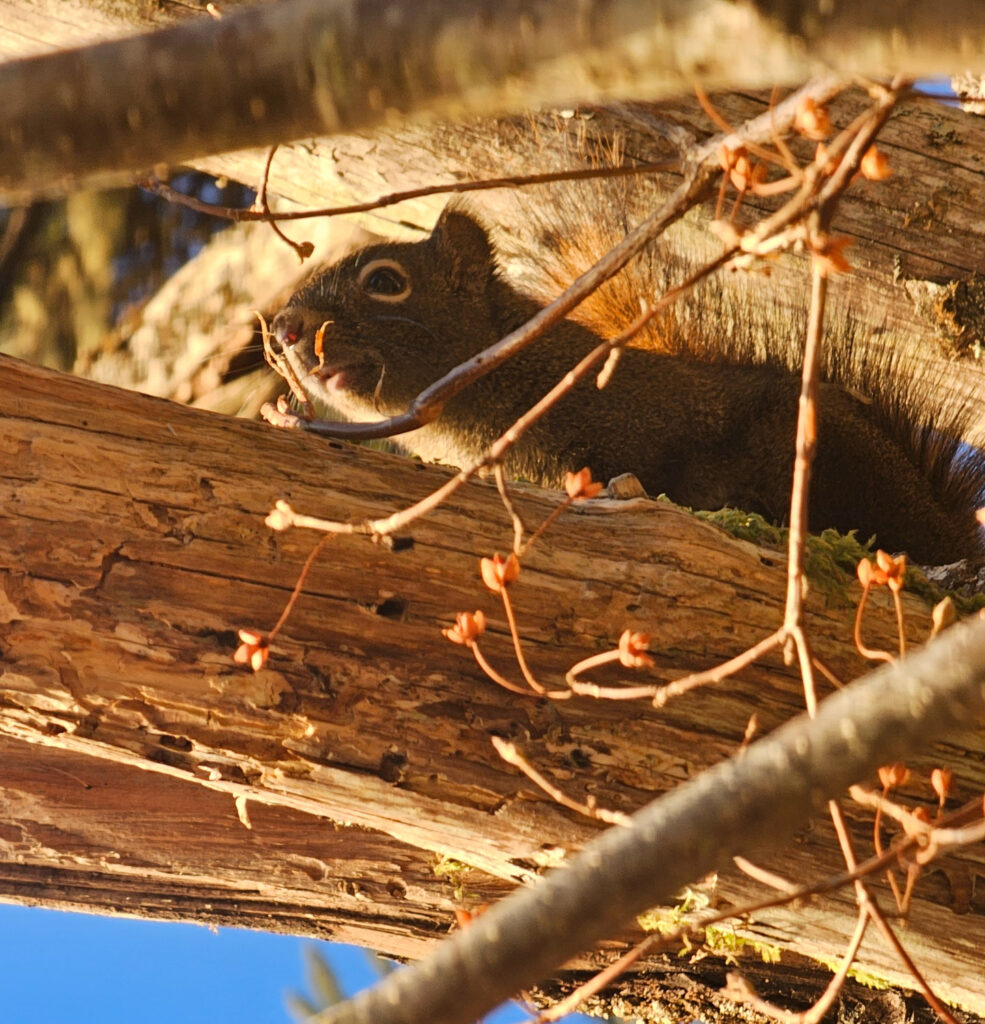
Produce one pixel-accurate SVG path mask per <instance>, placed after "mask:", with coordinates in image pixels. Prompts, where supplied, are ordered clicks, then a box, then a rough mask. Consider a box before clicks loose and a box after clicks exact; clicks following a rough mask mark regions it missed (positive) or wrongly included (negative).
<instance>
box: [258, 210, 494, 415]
mask: <svg viewBox="0 0 985 1024" xmlns="http://www.w3.org/2000/svg"><path fill="white" fill-rule="evenodd" d="M495 278H496V266H495V259H494V255H493V249H492V246H491V244H490V241H489V237H488V235H487V234H486V232H485V230H484V229H483V228H482V226H481V225H480V224H479V223H478V222H477V221H476V220H475V219H474V218H473V217H471V216H470V215H469V214H468V213H465V212H463V211H462V210H461V209H459V208H453V207H450V208H446V209H445V211H444V212H443V213H442V215H441V218H440V219H439V221H438V223H437V225H436V227H435V229H434V231H433V232H432V233H431V235H430V236H429V237H428V238H426V239H424V240H423V241H421V242H408V243H396V242H395V243H388V244H380V245H372V246H369V247H367V248H365V249H362V250H360V251H359V252H356V253H353V254H352V255H350V256H347V257H345V258H344V259H342V260H341V261H339V262H338V263H336V264H335V265H334V266H329V267H326V268H324V269H323V270H321V271H319V272H318V273H317V274H316V275H315V276H314V277H313V278H311V279H310V280H309V281H308V283H307V284H305V285H304V286H303V287H302V288H301V289H300V290H299V291H297V292H296V293H295V294H294V295H293V296H292V297H291V299H290V300H289V302H288V303H287V305H286V306H285V307H284V308H283V309H282V310H281V311H280V312H279V313H278V314H277V316H276V317H275V318H274V321H273V324H272V330H273V334H274V337H275V339H276V341H277V343H278V344H279V345H280V346H281V348H282V350H283V352H284V354H285V356H286V357H287V359H288V361H289V363H290V365H291V367H292V369H293V370H294V372H295V373H296V374H297V376H298V379H299V381H300V383H301V386H302V387H303V388H304V390H305V391H306V392H307V393H308V394H309V395H310V396H311V397H314V398H319V399H322V400H323V401H326V402H328V403H329V404H330V405H333V406H334V407H336V408H337V409H339V410H340V411H341V412H343V413H345V414H347V415H349V416H352V417H353V418H356V419H365V418H369V419H376V418H378V417H379V416H380V415H381V414H384V415H392V414H394V413H397V412H401V411H403V410H404V409H405V408H406V407H407V404H408V403H409V402H410V401H411V400H412V399H413V398H414V397H416V396H417V395H418V394H419V393H420V392H421V391H423V390H424V389H425V388H426V387H427V386H428V385H429V384H432V383H434V381H436V380H438V379H439V378H440V377H442V376H443V375H444V374H445V373H447V372H448V371H449V370H450V369H452V368H453V367H454V366H456V365H458V363H460V362H462V361H463V360H465V359H468V358H469V357H470V356H472V355H474V354H475V353H477V352H480V351H481V350H482V349H483V348H485V347H486V346H488V345H490V344H491V343H492V342H493V341H495V340H496V339H497V338H498V336H499V332H498V329H497V327H496V325H495V324H494V322H493V320H494V317H493V315H492V310H491V308H490V299H491V296H490V294H489V293H490V285H491V283H492V282H493V281H494V280H495Z"/></svg>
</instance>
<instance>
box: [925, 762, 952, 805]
mask: <svg viewBox="0 0 985 1024" xmlns="http://www.w3.org/2000/svg"><path fill="white" fill-rule="evenodd" d="M930 784H931V785H932V786H933V787H934V792H935V793H936V794H937V799H938V800H939V801H940V803H941V807H943V806H944V801H945V800H947V798H948V797H949V796H950V795H951V787H952V785H953V784H954V772H952V771H951V769H950V768H935V769H934V770H933V771H932V772H931V773H930Z"/></svg>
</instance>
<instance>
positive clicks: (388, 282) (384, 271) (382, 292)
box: [359, 260, 410, 302]
mask: <svg viewBox="0 0 985 1024" xmlns="http://www.w3.org/2000/svg"><path fill="white" fill-rule="evenodd" d="M359 286H360V287H361V288H362V289H363V291H365V292H366V293H367V294H369V295H372V296H373V298H374V299H382V300H383V301H384V302H400V301H401V300H403V299H406V298H407V296H408V295H410V277H409V276H408V274H407V272H406V271H405V270H404V268H403V267H402V266H401V265H400V264H399V263H397V261H396V260H373V262H372V263H367V264H366V266H365V267H363V269H362V270H361V271H360V272H359Z"/></svg>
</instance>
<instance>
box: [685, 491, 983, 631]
mask: <svg viewBox="0 0 985 1024" xmlns="http://www.w3.org/2000/svg"><path fill="white" fill-rule="evenodd" d="M693 514H694V515H695V516H696V517H697V518H698V519H702V520H704V521H705V522H707V523H713V524H714V525H715V526H718V527H719V528H720V529H722V530H724V531H725V532H726V533H728V534H731V536H733V537H737V538H738V539H739V540H747V541H749V542H750V543H752V544H758V545H759V546H761V547H767V548H776V549H777V550H780V551H783V552H784V553H785V552H786V548H787V543H788V540H789V537H790V531H789V530H788V529H786V527H780V526H775V525H774V524H773V523H770V522H768V521H767V520H765V519H764V518H763V517H762V516H760V515H757V514H756V513H754V512H740V511H739V510H738V509H734V508H723V509H720V510H719V511H717V512H694V513H693ZM874 541H875V538H874V537H870V538H869V540H868V541H867V542H866V543H865V544H862V543H861V542H860V541H859V540H858V538H857V537H856V536H855V531H854V530H852V531H851V532H849V533H838V531H837V530H824V531H822V532H821V533H819V534H813V533H812V534H809V535H808V537H807V548H806V557H805V569H806V571H807V578H808V579H809V580H810V581H811V583H812V584H813V585H814V586H815V587H816V588H817V590H818V591H819V592H821V593H823V594H824V595H825V596H827V597H829V598H834V599H836V600H842V601H844V602H848V603H851V604H854V603H855V602H856V601H857V600H858V596H859V591H858V589H857V588H855V589H854V590H853V589H850V588H852V585H853V584H854V581H855V578H856V577H855V567H856V566H857V565H858V563H859V561H860V560H861V559H863V558H870V559H871V558H872V557H873V555H874V551H873V543H874ZM906 590H907V592H908V593H911V594H915V595H916V596H917V597H920V598H922V599H923V600H924V601H926V602H927V604H929V605H935V604H937V602H938V601H941V600H943V599H944V598H945V597H950V598H951V600H952V601H954V605H955V607H956V608H957V610H958V611H959V612H960V613H961V614H964V615H970V614H972V613H974V612H977V611H979V610H980V609H982V608H985V594H974V595H972V596H966V595H962V594H959V593H956V592H954V591H948V590H944V589H943V588H942V587H940V586H938V585H937V584H936V583H931V582H930V581H929V580H928V579H927V577H926V576H925V575H924V574H923V572H922V571H921V570H920V569H919V568H918V567H916V566H912V565H911V566H907V570H906Z"/></svg>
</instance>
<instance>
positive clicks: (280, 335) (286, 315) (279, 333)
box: [270, 308, 304, 349]
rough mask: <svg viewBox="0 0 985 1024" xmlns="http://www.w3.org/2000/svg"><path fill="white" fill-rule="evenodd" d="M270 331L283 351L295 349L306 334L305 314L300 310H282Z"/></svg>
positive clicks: (275, 318)
mask: <svg viewBox="0 0 985 1024" xmlns="http://www.w3.org/2000/svg"><path fill="white" fill-rule="evenodd" d="M270 330H271V333H272V334H273V336H274V339H275V340H276V341H277V342H278V343H279V344H280V346H281V348H282V349H288V348H293V347H294V346H295V345H296V344H297V343H298V342H299V341H300V340H301V335H302V334H303V333H304V313H303V312H302V311H301V310H299V309H290V308H288V309H282V310H281V311H280V312H279V313H278V314H277V316H275V317H274V319H273V323H271V325H270Z"/></svg>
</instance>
